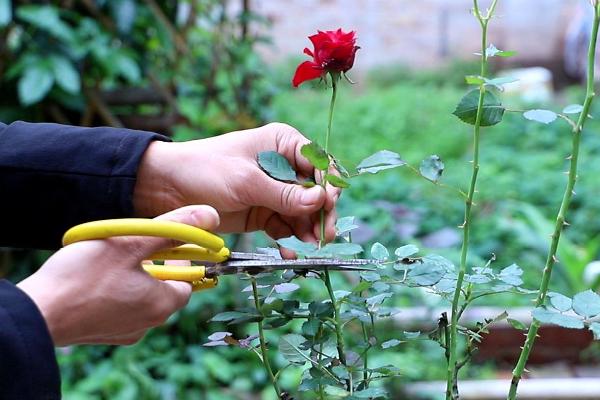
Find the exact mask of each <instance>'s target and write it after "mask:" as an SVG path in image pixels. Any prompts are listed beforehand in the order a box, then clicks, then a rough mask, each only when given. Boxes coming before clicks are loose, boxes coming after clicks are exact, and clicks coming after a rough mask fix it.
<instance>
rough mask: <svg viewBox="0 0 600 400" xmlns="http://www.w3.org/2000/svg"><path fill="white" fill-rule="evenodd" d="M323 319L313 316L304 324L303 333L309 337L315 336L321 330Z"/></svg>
mask: <svg viewBox="0 0 600 400" xmlns="http://www.w3.org/2000/svg"><path fill="white" fill-rule="evenodd" d="M321 323H322V322H321V321H319V320H318V319H314V318H311V319H309V320H307V321H306V322H305V323H303V324H302V334H303V335H304V336H307V337H315V336H316V335H317V333H318V332H319V327H320V326H321Z"/></svg>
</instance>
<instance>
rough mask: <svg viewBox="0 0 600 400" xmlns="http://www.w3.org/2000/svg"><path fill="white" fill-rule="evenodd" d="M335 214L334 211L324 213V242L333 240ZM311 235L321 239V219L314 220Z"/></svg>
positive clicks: (318, 217)
mask: <svg viewBox="0 0 600 400" xmlns="http://www.w3.org/2000/svg"><path fill="white" fill-rule="evenodd" d="M336 219H337V214H336V212H335V210H332V211H329V212H326V213H325V242H331V241H333V240H334V239H335V222H336ZM313 233H314V235H315V236H316V237H317V238H321V217H320V215H318V216H317V217H316V218H314V224H313Z"/></svg>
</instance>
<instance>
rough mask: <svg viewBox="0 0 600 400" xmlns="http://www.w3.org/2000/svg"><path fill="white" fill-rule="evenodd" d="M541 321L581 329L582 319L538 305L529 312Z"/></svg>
mask: <svg viewBox="0 0 600 400" xmlns="http://www.w3.org/2000/svg"><path fill="white" fill-rule="evenodd" d="M531 315H533V317H534V318H535V319H537V320H538V321H540V322H541V323H546V324H554V325H558V326H562V327H563V328H570V329H583V328H584V324H583V321H582V320H580V319H578V318H575V317H573V316H571V315H564V314H560V313H557V312H554V311H551V310H548V309H546V308H545V307H538V308H536V309H535V310H533V312H532V313H531Z"/></svg>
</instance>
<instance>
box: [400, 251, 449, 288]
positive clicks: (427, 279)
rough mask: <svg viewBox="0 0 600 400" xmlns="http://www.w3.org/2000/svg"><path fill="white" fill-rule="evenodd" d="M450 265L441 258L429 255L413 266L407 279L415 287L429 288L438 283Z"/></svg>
mask: <svg viewBox="0 0 600 400" xmlns="http://www.w3.org/2000/svg"><path fill="white" fill-rule="evenodd" d="M451 265H452V264H451V263H450V261H448V260H446V259H445V258H443V257H440V256H435V255H429V256H427V257H423V258H422V259H421V260H420V262H418V263H415V264H413V268H412V269H411V270H410V271H408V274H407V277H408V280H409V281H410V283H411V284H413V285H415V286H431V285H435V284H436V283H438V282H439V281H440V280H441V279H442V278H443V277H444V275H446V272H447V270H448V269H449V268H450V266H451Z"/></svg>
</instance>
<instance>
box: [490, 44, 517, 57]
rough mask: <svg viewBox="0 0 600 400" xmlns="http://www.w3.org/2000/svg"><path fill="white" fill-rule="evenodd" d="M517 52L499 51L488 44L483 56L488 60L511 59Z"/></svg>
mask: <svg viewBox="0 0 600 400" xmlns="http://www.w3.org/2000/svg"><path fill="white" fill-rule="evenodd" d="M516 54H517V52H516V51H513V50H499V49H498V48H497V47H496V46H494V45H493V44H490V45H489V46H488V48H487V49H485V56H486V58H490V57H495V56H498V57H512V56H514V55H516Z"/></svg>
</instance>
